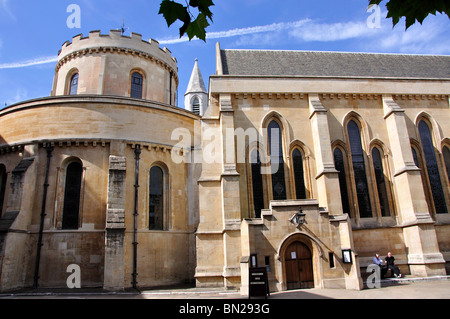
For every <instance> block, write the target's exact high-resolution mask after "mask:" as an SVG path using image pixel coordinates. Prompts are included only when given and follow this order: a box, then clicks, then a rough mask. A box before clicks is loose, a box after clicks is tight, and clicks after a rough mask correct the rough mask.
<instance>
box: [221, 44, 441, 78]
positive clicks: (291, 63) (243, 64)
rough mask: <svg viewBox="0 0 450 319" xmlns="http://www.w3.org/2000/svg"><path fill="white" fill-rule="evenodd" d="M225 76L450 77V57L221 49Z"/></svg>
mask: <svg viewBox="0 0 450 319" xmlns="http://www.w3.org/2000/svg"><path fill="white" fill-rule="evenodd" d="M220 53H221V59H222V68H223V74H225V75H256V76H305V77H308V76H311V77H316V76H317V77H364V78H418V79H450V56H437V55H401V54H378V53H343V52H313V51H263V50H221V52H220Z"/></svg>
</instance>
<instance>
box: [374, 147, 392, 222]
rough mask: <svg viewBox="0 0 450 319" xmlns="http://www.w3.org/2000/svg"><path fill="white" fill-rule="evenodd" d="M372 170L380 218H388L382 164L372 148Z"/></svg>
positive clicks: (386, 192) (386, 193)
mask: <svg viewBox="0 0 450 319" xmlns="http://www.w3.org/2000/svg"><path fill="white" fill-rule="evenodd" d="M372 160H373V168H374V171H375V180H376V183H377V190H378V200H379V203H380V210H381V216H390V215H391V211H390V209H389V199H388V190H387V187H388V186H387V184H386V179H385V175H384V169H383V162H382V158H381V154H380V151H379V150H378V148H376V147H374V148H373V150H372Z"/></svg>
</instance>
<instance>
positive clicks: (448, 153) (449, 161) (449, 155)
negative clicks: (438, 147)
mask: <svg viewBox="0 0 450 319" xmlns="http://www.w3.org/2000/svg"><path fill="white" fill-rule="evenodd" d="M442 155H443V156H444V162H445V170H446V171H447V177H448V182H449V183H450V149H449V148H448V147H447V146H444V148H443V150H442Z"/></svg>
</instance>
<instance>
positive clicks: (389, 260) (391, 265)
mask: <svg viewBox="0 0 450 319" xmlns="http://www.w3.org/2000/svg"><path fill="white" fill-rule="evenodd" d="M385 260H386V267H387V270H389V269H391V271H393V272H394V276H395V277H396V278H397V277H398V278H401V277H402V274H401V273H400V269H399V268H398V267H397V266H395V263H394V261H395V258H394V256H392V254H391V252H388V255H387V256H386V258H385ZM387 270H386V271H387Z"/></svg>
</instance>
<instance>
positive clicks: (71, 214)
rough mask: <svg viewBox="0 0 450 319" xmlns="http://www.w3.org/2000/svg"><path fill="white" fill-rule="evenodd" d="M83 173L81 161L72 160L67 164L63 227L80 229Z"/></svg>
mask: <svg viewBox="0 0 450 319" xmlns="http://www.w3.org/2000/svg"><path fill="white" fill-rule="evenodd" d="M82 175H83V166H82V165H81V163H80V162H72V163H70V164H69V165H68V166H67V169H66V184H65V189H64V208H63V219H62V228H63V229H78V225H79V213H80V198H81V180H82Z"/></svg>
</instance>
